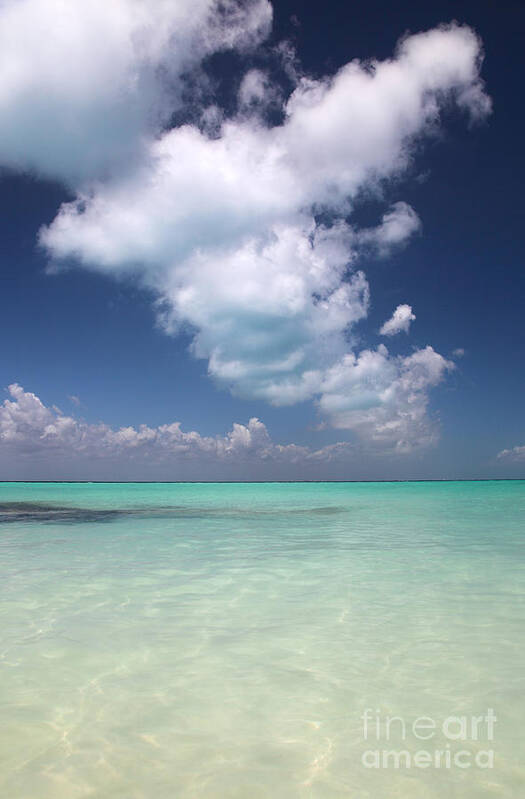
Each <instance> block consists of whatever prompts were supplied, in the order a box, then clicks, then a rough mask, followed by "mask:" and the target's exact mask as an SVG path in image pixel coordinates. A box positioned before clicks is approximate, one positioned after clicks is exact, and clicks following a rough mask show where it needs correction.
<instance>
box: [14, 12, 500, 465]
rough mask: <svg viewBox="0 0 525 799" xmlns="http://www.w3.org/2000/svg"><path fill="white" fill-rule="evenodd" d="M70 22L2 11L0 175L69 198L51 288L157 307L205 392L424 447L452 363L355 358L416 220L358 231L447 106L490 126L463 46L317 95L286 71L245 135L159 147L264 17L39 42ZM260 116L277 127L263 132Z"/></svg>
mask: <svg viewBox="0 0 525 799" xmlns="http://www.w3.org/2000/svg"><path fill="white" fill-rule="evenodd" d="M32 6H33V7H34V14H31V13H30V11H29V9H30V7H32ZM63 8H66V4H65V3H61V2H59V0H36V2H32V3H29V2H28V0H19V2H17V3H14V2H7V3H5V4H4V6H2V8H1V10H0V43H1V42H2V41H4V43H5V48H4V51H3V52H2V51H0V53H1V54H0V65H1V64H2V61H1V59H4V62H3V63H4V66H5V69H4V78H3V79H0V91H1V92H3V93H1V94H0V97H2V98H3V99H2V103H3V105H1V104H0V117H1V122H0V133H2V132H4V133H5V135H4V136H3V141H4V144H3V145H0V161H2V162H3V163H4V164H7V165H9V166H15V167H20V168H34V169H37V170H38V171H39V172H40V173H42V174H45V175H48V176H54V177H56V178H58V179H61V180H63V181H66V182H68V183H69V185H74V186H75V187H76V198H75V199H74V201H73V202H70V203H65V204H64V205H63V206H62V207H61V208H60V210H59V212H58V214H57V216H56V218H55V219H54V221H53V222H52V223H51V224H50V225H49V226H47V227H45V228H43V229H42V230H41V233H40V244H41V246H42V247H43V248H44V249H45V250H46V251H47V252H48V253H49V255H50V258H51V259H52V261H53V264H54V268H55V269H57V270H58V269H60V267H61V265H62V264H63V263H67V264H68V265H72V264H76V265H80V266H83V267H85V268H88V269H91V270H95V271H99V272H103V273H106V274H109V275H112V276H114V277H116V278H122V277H129V276H132V277H133V278H134V279H136V280H138V281H139V282H140V283H142V285H144V286H146V287H148V289H150V290H153V291H154V292H155V294H156V296H157V298H158V300H157V308H158V314H159V321H160V323H161V324H162V325H163V326H164V328H165V330H166V331H167V332H168V333H171V334H175V333H176V332H177V331H178V330H179V329H181V328H184V329H185V330H186V331H189V332H190V334H191V336H192V345H191V349H192V352H193V353H194V355H195V356H197V357H199V358H205V359H207V361H208V369H209V373H210V376H211V377H212V378H213V379H214V380H215V381H217V383H219V384H220V385H224V386H227V387H228V388H229V389H230V390H232V391H233V392H234V393H236V394H238V395H240V396H242V397H249V398H262V399H265V400H267V401H269V402H271V403H273V404H276V405H282V404H290V403H294V402H298V401H303V400H308V399H315V400H316V401H318V404H319V408H320V409H321V411H322V412H323V413H325V414H326V416H327V418H328V420H329V421H330V422H331V423H332V424H334V425H335V426H336V427H342V428H345V429H349V430H354V431H355V432H356V433H357V434H358V435H360V436H362V437H363V438H368V439H369V440H371V441H373V442H383V443H384V444H385V446H388V447H392V446H393V447H394V448H397V449H398V450H399V451H406V450H408V449H410V448H413V447H417V446H420V445H421V444H422V443H429V442H432V441H433V440H434V439H435V424H434V422H433V421H432V420H431V419H429V418H427V413H426V410H427V405H428V391H429V389H430V388H431V387H432V386H434V385H436V384H437V383H438V382H439V381H440V380H441V379H442V378H443V376H444V374H445V372H446V371H447V368H448V362H446V361H445V359H443V358H442V356H440V355H439V354H438V353H435V352H434V350H432V348H430V347H427V348H426V349H423V350H419V351H416V352H414V353H413V354H412V355H409V356H406V357H405V358H401V359H398V358H392V357H391V356H390V355H389V354H388V352H387V350H386V348H384V347H380V348H379V349H378V350H377V352H376V353H371V352H370V351H368V350H364V351H363V352H361V354H359V353H357V352H355V350H356V348H357V341H358V338H357V333H356V325H357V324H358V323H359V321H360V320H362V319H363V318H364V317H365V316H366V315H367V313H368V306H369V287H368V283H367V280H366V277H365V275H364V273H363V272H362V270H361V269H360V268H359V259H360V257H361V256H362V255H363V253H366V254H367V255H370V254H376V255H377V256H379V257H386V256H387V255H388V254H389V253H390V252H391V250H392V249H393V248H397V247H399V246H402V245H403V244H405V243H406V242H407V241H408V239H409V238H410V237H411V236H413V235H414V234H415V233H417V232H418V231H419V229H420V226H421V223H420V220H419V218H418V216H417V213H416V212H415V210H414V209H412V208H411V207H410V206H409V205H408V204H407V203H405V202H403V201H400V200H398V201H397V202H395V203H394V204H393V205H390V207H386V208H385V210H384V213H383V216H382V218H381V219H380V220H378V224H377V226H376V227H373V228H366V229H362V228H359V227H358V226H357V225H356V224H355V223H353V221H352V213H353V210H354V208H355V205H356V203H358V202H359V198H360V197H362V196H363V195H364V194H366V193H370V192H375V194H376V196H381V191H382V189H383V187H384V186H385V182H386V181H388V180H392V179H396V180H397V179H399V178H400V177H401V176H402V175H403V173H404V172H405V171H406V169H407V168H408V167H410V165H411V163H412V160H413V158H414V154H415V150H416V149H417V148H418V147H419V144H420V142H421V140H422V138H423V137H424V136H427V135H433V133H434V132H435V130H436V128H437V126H438V125H439V123H440V120H441V117H442V114H443V112H444V110H445V109H446V108H447V107H448V106H450V104H451V103H453V102H455V103H456V104H457V105H459V106H460V107H461V108H463V109H465V110H466V111H467V112H468V114H469V115H470V116H471V117H473V118H479V117H482V116H484V115H486V114H487V113H488V112H489V110H490V100H489V98H488V97H487V96H486V94H485V93H484V91H483V85H482V82H481V80H480V74H479V70H480V64H481V45H480V42H479V39H478V38H477V36H476V34H475V33H474V32H473V31H472V29H471V28H469V27H467V26H460V25H457V24H451V25H443V26H440V27H438V28H435V29H433V30H431V31H428V32H426V33H420V34H416V35H413V36H407V37H406V38H405V39H403V41H402V42H401V43H400V44H399V45H398V47H397V50H396V52H395V54H394V55H393V57H392V58H390V59H386V60H384V61H382V62H379V61H368V62H366V63H365V62H360V61H358V60H353V61H350V62H349V63H348V64H346V65H345V66H343V67H342V68H341V69H340V70H339V71H338V72H337V73H336V74H335V75H332V76H327V77H325V78H321V79H312V78H310V77H308V76H304V75H302V76H301V75H300V72H299V68H298V65H297V62H294V65H293V66H294V68H293V70H289V77H290V76H292V77H293V79H294V80H295V86H294V88H293V91H292V92H291V94H290V95H289V97H288V98H284V95H283V90H282V87H281V86H278V85H275V84H272V83H271V81H270V78H269V76H268V74H266V73H264V72H262V71H261V70H254V69H248V70H247V71H246V74H245V75H244V76H243V77H242V80H241V81H240V88H239V90H238V111H237V113H234V114H233V115H232V116H229V117H226V118H225V117H224V114H223V112H222V111H221V110H220V109H217V107H216V106H211V107H209V108H202V109H200V112H201V122H200V124H197V123H195V124H182V125H179V126H178V127H175V128H172V129H166V126H167V123H168V120H169V118H170V115H171V113H172V112H173V110H174V108H176V107H177V106H178V105H180V103H182V102H183V98H184V91H183V90H184V85H185V84H184V80H183V78H182V77H181V76H182V74H183V73H184V71H186V70H187V69H189V68H191V67H194V66H196V65H198V63H199V61H200V60H201V59H202V58H203V57H205V56H206V55H207V54H209V53H210V52H213V51H216V50H218V49H221V48H224V47H246V46H247V44H249V45H253V44H254V43H255V42H257V41H258V40H259V39H260V38H261V37H263V36H264V34H265V33H266V32H267V31H268V29H269V22H270V17H271V6H270V5H269V3H267V2H265V0H252V1H251V2H242V0H228V2H226V3H224V2H222V3H218V2H217V3H215V2H211V0H197V2H196V3H194V2H192V3H189V2H188V1H187V0H176V2H167V1H165V2H162V0H157V1H156V2H152V3H145V2H142V1H141V0H117V2H115V3H102V2H100V1H99V0H94V2H93V4H83V3H80V2H71V3H70V4H68V5H67V8H68V9H69V10H68V11H67V13H65V12H64V13H65V15H64V24H63V25H62V27H61V28H60V30H59V31H54V32H53V34H52V35H51V34H50V35H49V37H47V38H46V36H45V35H44V36H43V35H42V33H43V31H44V33H45V30H46V25H47V24H48V22H49V20H51V19H54V18H55V17H56V15H57V14H60V13H61V12H62V10H63ZM228 21H229V23H231V24H230V25H227V24H226V23H227V22H228ZM53 30H54V29H53ZM2 37H3V38H2ZM23 37H25V39H24V38H23ZM8 40H9V41H8ZM22 41H29V42H31V43H33V44H34V50H32V49H31V48H27V47H22V46H21V43H22ZM95 52H99V53H100V58H99V59H98V60H97V59H96V58H94V57H93V53H95ZM75 53H77V54H78V58H77V60H75V55H74V54H75ZM35 63H36V64H37V67H36V68H35ZM38 67H40V68H38ZM107 75H111V79H109V80H108V79H106V78H107ZM2 80H3V87H2ZM43 97H46V98H47V99H46V104H47V105H46V108H47V109H48V110H49V111H50V113H49V114H47V115H46V117H45V118H41V117H42V99H41V98H43ZM268 104H272V107H273V108H274V109H276V108H277V110H280V112H281V119H280V121H277V122H276V121H275V119H277V118H278V115H277V116H275V115H274V117H275V118H274V117H272V119H274V121H273V122H269V121H268V119H269V118H270V117H269V116H268V115H267V114H265V109H266V108H267V107H268ZM192 110H193V112H194V113H193V115H192V118H197V116H198V114H197V115H196V113H195V111H196V110H199V109H195V108H193V109H192ZM2 126H3V127H2ZM20 130H22V131H23V135H21V136H20V138H17V135H16V134H17V131H18V132H19V131H20ZM2 147H3V149H2ZM406 307H408V306H406ZM398 310H399V309H398ZM387 324H388V323H387ZM64 423H65V422H64ZM145 435H146V434H145ZM147 435H149V433H148V434H147Z"/></svg>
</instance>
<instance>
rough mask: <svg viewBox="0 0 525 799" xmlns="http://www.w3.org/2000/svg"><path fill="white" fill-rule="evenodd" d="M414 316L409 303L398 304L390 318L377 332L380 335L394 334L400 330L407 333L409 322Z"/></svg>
mask: <svg viewBox="0 0 525 799" xmlns="http://www.w3.org/2000/svg"><path fill="white" fill-rule="evenodd" d="M415 318H416V316H415V314H414V313H412V307H411V306H410V305H398V306H397V308H396V310H395V311H394V313H393V314H392V316H391V317H390V319H388V320H387V321H386V322H385V323H384V325H383V326H382V327H381V329H380V331H379V333H380V335H381V336H395V335H396V334H397V333H401V332H402V331H403V332H405V333H408V331H409V328H410V323H411V322H413V321H414V320H415Z"/></svg>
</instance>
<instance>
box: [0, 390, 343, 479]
mask: <svg viewBox="0 0 525 799" xmlns="http://www.w3.org/2000/svg"><path fill="white" fill-rule="evenodd" d="M8 391H9V395H10V399H6V400H5V401H4V402H3V404H2V405H0V455H4V456H6V455H7V456H9V457H11V458H16V457H21V456H22V457H24V456H25V457H29V458H30V457H33V456H36V455H39V454H42V453H44V454H45V455H46V456H47V457H48V458H51V457H55V458H68V457H70V456H73V457H74V458H77V459H80V460H82V459H83V458H91V459H110V458H120V459H122V458H130V457H131V458H137V459H139V460H140V462H141V463H144V464H147V463H151V462H159V461H160V462H162V461H172V462H177V461H186V460H199V461H201V462H203V463H205V464H206V463H207V464H212V465H213V464H216V463H221V462H232V463H238V462H239V461H244V460H246V461H250V462H252V463H257V462H263V461H275V462H282V463H285V464H286V463H288V464H295V463H304V462H305V461H308V460H314V461H317V462H319V461H330V460H333V459H334V458H336V457H339V456H340V455H341V454H343V453H347V452H350V451H351V445H350V444H347V443H345V442H341V443H340V444H338V445H330V446H328V447H325V448H323V449H320V450H310V449H308V448H307V447H300V446H297V445H295V444H287V445H283V444H276V443H274V442H273V441H272V440H271V438H270V436H269V434H268V431H267V429H266V426H265V425H264V424H263V422H261V421H260V420H259V419H256V418H252V419H250V420H249V422H248V423H247V424H246V425H243V424H238V423H234V424H233V426H232V429H231V431H230V432H229V433H227V434H226V435H224V436H202V435H200V433H197V432H195V431H189V432H184V431H183V430H182V429H181V423H180V422H172V423H171V424H164V425H160V426H159V427H149V426H148V425H145V424H142V425H140V426H139V427H137V428H135V427H121V428H119V429H117V430H115V429H113V428H111V427H110V426H109V425H106V424H104V423H99V424H88V423H87V422H84V421H82V420H78V419H76V418H74V417H72V416H67V415H66V414H64V413H63V412H62V411H61V410H60V409H59V408H56V407H49V406H46V405H44V403H43V402H42V401H41V400H40V398H39V397H37V396H36V394H33V393H32V392H29V391H25V390H24V389H23V388H22V386H20V385H18V384H17V383H13V384H12V385H10V386H9V388H8Z"/></svg>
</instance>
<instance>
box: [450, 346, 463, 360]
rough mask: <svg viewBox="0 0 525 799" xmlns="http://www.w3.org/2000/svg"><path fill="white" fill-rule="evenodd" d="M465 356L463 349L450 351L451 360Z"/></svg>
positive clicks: (458, 348)
mask: <svg viewBox="0 0 525 799" xmlns="http://www.w3.org/2000/svg"><path fill="white" fill-rule="evenodd" d="M464 355H465V350H464V349H463V347H457V348H456V349H455V350H453V351H452V357H453V358H463V357H464Z"/></svg>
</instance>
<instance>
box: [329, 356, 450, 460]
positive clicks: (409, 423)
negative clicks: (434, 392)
mask: <svg viewBox="0 0 525 799" xmlns="http://www.w3.org/2000/svg"><path fill="white" fill-rule="evenodd" d="M453 368H454V364H453V363H452V362H451V361H446V360H445V359H444V358H443V357H442V356H441V355H440V354H439V353H437V352H435V350H433V349H432V347H425V348H424V349H421V350H416V351H415V352H413V353H412V355H409V356H406V357H402V356H399V357H391V356H390V355H389V353H388V350H387V348H386V347H385V346H384V345H383V344H380V345H379V347H378V348H377V350H364V351H363V352H361V353H360V355H359V356H355V355H345V356H344V358H343V359H342V360H341V361H340V362H339V363H337V364H336V365H335V366H333V367H332V368H331V369H328V370H327V372H326V375H325V378H324V381H323V385H322V394H321V398H320V401H319V405H320V407H321V410H322V411H323V412H324V414H325V415H326V416H327V417H328V418H329V420H330V422H331V424H332V426H333V427H336V428H339V429H342V430H352V431H353V432H354V433H356V434H357V435H358V437H359V438H360V439H361V440H362V441H366V442H367V443H368V444H370V445H373V446H376V447H377V448H378V449H380V450H382V451H387V450H394V451H396V452H398V453H407V452H411V451H412V450H415V449H421V448H423V447H428V446H432V445H433V444H435V443H436V441H437V438H438V432H439V427H438V424H437V422H436V420H435V419H433V418H431V417H429V415H428V413H427V410H428V404H429V391H430V389H431V388H432V387H433V386H437V385H438V384H439V383H440V382H441V381H442V380H443V379H444V377H445V375H446V373H447V371H450V370H451V369H453Z"/></svg>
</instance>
